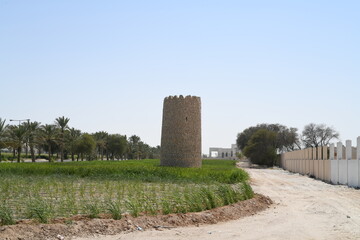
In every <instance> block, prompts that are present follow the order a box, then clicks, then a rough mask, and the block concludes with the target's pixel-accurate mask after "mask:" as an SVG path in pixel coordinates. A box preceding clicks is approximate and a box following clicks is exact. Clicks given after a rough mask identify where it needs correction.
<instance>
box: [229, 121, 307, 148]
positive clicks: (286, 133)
mask: <svg viewBox="0 0 360 240" xmlns="http://www.w3.org/2000/svg"><path fill="white" fill-rule="evenodd" d="M259 129H266V130H269V131H272V132H274V133H275V134H276V141H275V148H276V149H277V150H278V151H279V152H284V151H293V150H295V149H300V148H301V146H300V141H299V136H298V134H297V129H296V128H288V127H286V126H284V125H281V124H258V125H256V126H252V127H249V128H247V129H245V130H244V131H243V132H241V133H239V134H238V136H237V139H236V143H237V146H238V148H239V149H240V150H244V148H245V147H246V146H247V144H248V143H249V140H250V138H251V137H252V135H253V134H254V133H255V132H257V131H258V130H259Z"/></svg>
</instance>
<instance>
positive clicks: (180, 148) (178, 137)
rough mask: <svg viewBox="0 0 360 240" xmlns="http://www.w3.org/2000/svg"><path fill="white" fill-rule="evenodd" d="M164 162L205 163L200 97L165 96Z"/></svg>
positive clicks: (187, 164) (162, 153)
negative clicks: (202, 151) (202, 159)
mask: <svg viewBox="0 0 360 240" xmlns="http://www.w3.org/2000/svg"><path fill="white" fill-rule="evenodd" d="M160 165H161V166H175V167H201V100H200V97H195V96H187V97H185V98H184V97H183V96H182V95H180V96H179V97H177V96H169V97H166V98H165V99H164V108H163V120H162V132H161V157H160Z"/></svg>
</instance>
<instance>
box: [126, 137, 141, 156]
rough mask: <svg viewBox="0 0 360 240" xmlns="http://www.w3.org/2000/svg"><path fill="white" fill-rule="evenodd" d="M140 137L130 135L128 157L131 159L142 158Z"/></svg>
mask: <svg viewBox="0 0 360 240" xmlns="http://www.w3.org/2000/svg"><path fill="white" fill-rule="evenodd" d="M139 143H140V137H139V136H136V135H132V136H131V137H129V142H128V144H129V148H128V158H129V159H140V144H139Z"/></svg>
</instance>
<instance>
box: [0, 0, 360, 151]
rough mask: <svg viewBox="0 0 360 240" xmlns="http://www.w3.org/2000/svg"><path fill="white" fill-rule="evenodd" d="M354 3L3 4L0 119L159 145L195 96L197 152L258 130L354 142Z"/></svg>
mask: <svg viewBox="0 0 360 240" xmlns="http://www.w3.org/2000/svg"><path fill="white" fill-rule="evenodd" d="M359 13H360V1H328V0H327V1H313V0H311V1H209V0H207V1H194V0H192V1H134V0H132V1H85V0H84V1H73V0H72V1H45V0H44V1H32V0H26V1H25V0H24V1H17V0H11V1H10V0H8V1H5V0H0V83H1V84H0V86H1V92H0V94H1V95H0V96H1V98H0V99H1V100H0V117H2V118H6V119H11V118H14V119H21V118H31V120H33V121H34V120H36V121H40V122H42V123H52V122H53V121H54V119H55V118H56V117H59V116H63V115H64V116H66V117H69V118H70V119H71V120H70V126H72V127H75V128H79V129H81V130H82V131H86V132H95V131H100V130H104V131H108V132H110V133H121V134H127V135H131V134H137V135H139V136H140V137H141V138H142V139H143V140H144V141H145V142H147V143H149V144H150V145H152V146H155V145H158V144H160V137H161V120H162V103H163V99H164V97H166V96H169V95H179V94H183V95H196V96H200V97H201V99H202V126H203V128H202V136H203V152H204V153H207V152H208V148H209V147H229V146H230V144H232V143H235V139H236V135H237V133H238V132H241V131H242V130H244V129H245V128H247V127H249V126H253V125H256V124H257V123H280V124H284V125H286V126H289V127H297V128H299V130H300V131H299V132H301V131H302V129H303V127H304V125H306V124H308V123H310V122H314V123H325V124H327V125H329V126H333V127H335V128H336V129H337V130H338V131H339V132H340V137H341V139H342V140H346V139H351V140H353V141H355V139H356V137H357V136H358V135H360V123H359V119H360V107H359V103H360V94H359V93H360V46H359V45H360V27H359V26H360V14H359Z"/></svg>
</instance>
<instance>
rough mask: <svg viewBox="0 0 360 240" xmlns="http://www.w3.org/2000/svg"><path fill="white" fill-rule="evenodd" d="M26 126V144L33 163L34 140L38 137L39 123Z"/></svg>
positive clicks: (29, 123)
mask: <svg viewBox="0 0 360 240" xmlns="http://www.w3.org/2000/svg"><path fill="white" fill-rule="evenodd" d="M25 125H26V126H27V130H28V132H27V134H28V142H29V147H30V154H31V161H32V162H35V150H34V148H35V144H36V142H37V141H36V140H37V137H38V135H39V128H40V123H39V122H36V121H35V122H27V123H26V124H25Z"/></svg>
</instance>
